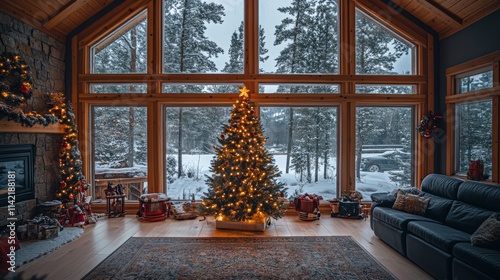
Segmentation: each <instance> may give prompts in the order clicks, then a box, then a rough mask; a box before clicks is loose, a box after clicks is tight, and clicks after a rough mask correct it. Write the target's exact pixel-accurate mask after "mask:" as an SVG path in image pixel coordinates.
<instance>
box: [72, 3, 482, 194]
mask: <svg viewBox="0 0 500 280" xmlns="http://www.w3.org/2000/svg"><path fill="white" fill-rule="evenodd" d="M130 5H132V4H130ZM130 5H129V6H130ZM133 5H135V6H134V9H128V8H127V7H126V6H127V5H125V4H124V5H118V7H120V8H117V9H118V10H119V11H117V13H116V14H114V13H113V14H111V13H110V14H109V19H107V20H108V21H109V22H107V23H106V24H103V22H100V24H94V25H92V26H90V27H89V30H85V32H83V33H82V34H79V36H78V37H77V39H76V40H75V42H74V43H76V44H77V45H75V46H74V48H73V49H75V50H77V56H78V58H77V59H75V60H74V61H77V62H78V65H77V67H75V69H76V71H77V73H75V75H72V77H73V79H74V81H73V82H74V83H73V84H74V85H75V89H77V90H76V92H75V93H74V98H73V100H74V101H75V102H77V104H78V106H75V107H76V109H77V110H79V112H78V114H79V115H82V116H83V117H82V119H84V120H85V121H81V122H82V123H81V124H79V125H81V127H83V128H84V130H85V132H86V133H88V134H89V135H90V142H92V143H91V145H90V147H89V148H88V149H83V152H84V153H86V154H85V155H84V156H83V159H84V171H86V172H89V171H90V173H91V174H93V179H95V182H93V186H95V189H96V190H95V194H94V199H100V198H101V199H102V197H103V195H102V193H101V189H102V188H103V187H105V185H106V184H107V182H108V181H109V180H115V178H116V180H115V181H116V183H118V182H125V179H127V180H128V181H127V182H130V181H131V180H135V181H134V182H133V184H139V183H140V184H142V185H141V186H140V187H138V185H133V186H134V187H130V188H129V190H130V191H134V192H135V190H132V188H136V189H139V192H137V194H140V193H145V192H148V193H166V194H167V196H169V197H171V198H172V199H176V200H177V199H179V200H193V199H194V200H199V199H200V198H201V197H202V196H203V193H204V192H205V191H206V189H207V185H206V182H205V175H210V172H211V171H210V170H209V167H210V160H211V159H212V157H213V156H214V150H213V145H214V144H216V141H217V137H218V136H220V133H221V131H222V126H223V125H224V124H226V123H227V121H228V118H229V115H230V109H231V107H230V106H231V105H232V104H233V103H234V102H235V100H237V97H238V94H239V93H238V90H239V89H240V88H242V87H243V86H245V87H246V88H247V89H248V90H249V93H248V94H249V98H250V99H251V100H252V101H253V102H254V103H255V105H256V110H255V112H254V113H255V114H256V115H257V116H258V117H259V118H260V120H261V121H262V125H263V129H264V136H265V137H266V138H267V142H266V148H267V149H268V150H269V151H270V152H271V154H272V155H273V157H274V158H275V160H276V164H277V166H278V169H279V170H280V171H281V172H282V173H281V175H282V176H281V178H280V180H281V181H283V182H285V184H286V187H287V194H286V195H287V198H292V197H293V196H295V195H297V194H298V193H305V192H310V193H315V194H317V195H321V196H323V198H325V199H332V198H335V197H341V195H342V193H343V192H348V191H352V190H354V189H357V190H359V191H360V192H362V194H363V196H364V199H365V200H369V199H370V197H369V194H370V193H373V192H376V191H389V190H392V189H394V188H398V187H406V186H415V185H418V184H419V180H420V179H421V178H423V176H425V174H427V173H430V172H432V171H433V170H432V166H429V165H428V164H420V161H424V162H430V161H432V157H433V155H430V154H426V153H423V152H420V151H419V148H420V146H419V145H421V144H422V142H419V141H421V140H420V138H418V137H415V136H414V134H415V131H416V130H415V125H416V124H415V119H416V118H417V114H419V113H421V112H428V111H429V110H433V109H434V108H433V106H432V102H431V103H429V101H430V100H433V98H432V97H429V96H427V92H428V91H429V90H428V89H429V88H431V87H432V86H433V85H434V81H433V79H434V75H430V76H429V75H428V73H429V71H430V69H433V68H434V65H432V61H433V60H432V59H429V57H427V56H428V54H429V52H428V46H429V45H430V46H433V45H434V39H433V37H432V36H429V35H428V34H427V32H426V31H425V30H422V29H421V28H419V27H418V26H416V25H414V24H413V23H411V22H410V21H408V19H406V18H405V17H404V16H403V15H401V14H398V13H397V12H394V13H393V14H391V20H390V21H387V20H386V18H384V17H383V16H381V13H384V12H385V10H379V8H377V5H374V6H370V7H368V6H366V3H365V2H364V1H354V2H353V1H350V0H329V1H323V0H318V1H316V0H314V1H311V0H299V1H292V0H280V1H268V0H236V1H215V0H208V1H203V0H190V1H184V0H183V1H179V0H161V1H145V2H144V3H142V2H136V3H134V4H133ZM122 6H123V7H122ZM129 8H130V7H129ZM120 9H122V10H120ZM370 9H374V10H370ZM417 66H418V67H417ZM489 70H491V69H489ZM431 73H434V72H431ZM473 74H474V75H476V74H480V73H473ZM464 77H465V76H464ZM464 77H462V78H464ZM475 80H476V78H474V81H475ZM375 157H378V158H385V159H387V160H388V161H392V162H393V165H392V166H387V165H382V164H379V165H377V164H374V163H373V162H374V160H375ZM417 163H419V164H417ZM137 169H140V171H141V172H142V173H140V174H139V173H137V172H136V171H137ZM136 173H137V174H136ZM119 174H121V175H119ZM130 175H133V176H130ZM132 178H134V179H132ZM120 180H121V181H120ZM141 180H142V181H141ZM136 181H141V182H136ZM137 194H135V193H134V194H133V195H132V196H130V198H128V201H135V200H137Z"/></svg>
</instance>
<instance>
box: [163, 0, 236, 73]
mask: <svg viewBox="0 0 500 280" xmlns="http://www.w3.org/2000/svg"><path fill="white" fill-rule="evenodd" d="M220 2H221V1H201V0H191V1H179V0H164V1H163V10H164V17H163V19H164V21H163V35H164V36H163V40H164V44H163V66H164V67H163V71H164V72H165V73H243V45H244V28H243V7H244V6H245V5H244V4H243V0H233V1H230V2H231V3H229V2H227V3H220Z"/></svg>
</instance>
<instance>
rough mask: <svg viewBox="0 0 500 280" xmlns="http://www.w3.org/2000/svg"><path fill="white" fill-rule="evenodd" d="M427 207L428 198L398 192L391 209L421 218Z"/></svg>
mask: <svg viewBox="0 0 500 280" xmlns="http://www.w3.org/2000/svg"><path fill="white" fill-rule="evenodd" d="M427 205H429V198H423V197H420V196H418V195H413V194H405V193H404V192H403V191H401V190H399V191H398V193H397V197H396V201H395V202H394V204H393V205H392V208H393V209H396V210H401V211H404V212H408V213H411V214H417V215H421V216H423V215H424V214H425V210H426V209H427Z"/></svg>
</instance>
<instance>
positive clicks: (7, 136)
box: [0, 133, 62, 227]
mask: <svg viewBox="0 0 500 280" xmlns="http://www.w3.org/2000/svg"><path fill="white" fill-rule="evenodd" d="M61 139H62V135H59V134H41V133H0V147H2V148H5V147H13V146H14V147H15V146H18V147H19V146H32V147H33V148H34V154H33V156H34V157H33V173H32V174H25V175H32V178H26V181H31V183H32V186H33V193H31V194H27V195H26V196H24V197H21V198H20V199H18V198H17V197H16V203H15V213H16V216H15V217H16V218H17V220H18V221H26V220H28V219H31V218H32V217H33V215H34V214H35V213H34V212H35V208H36V205H37V204H38V203H43V202H45V201H50V200H54V199H55V194H56V191H57V184H59V169H58V164H57V163H58V159H59V147H60V142H61ZM0 166H1V165H0ZM2 176H4V175H2ZM7 209H8V208H7V206H5V205H4V204H1V207H0V221H1V222H0V227H1V226H3V223H6V222H7V217H8V216H7V214H8V212H7Z"/></svg>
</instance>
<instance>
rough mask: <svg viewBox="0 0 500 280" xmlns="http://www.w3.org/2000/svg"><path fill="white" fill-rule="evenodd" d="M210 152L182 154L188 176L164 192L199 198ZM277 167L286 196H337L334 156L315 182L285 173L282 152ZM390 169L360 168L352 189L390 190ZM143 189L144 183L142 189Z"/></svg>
mask: <svg viewBox="0 0 500 280" xmlns="http://www.w3.org/2000/svg"><path fill="white" fill-rule="evenodd" d="M370 155H376V154H370ZM213 156H214V155H213V154H196V155H195V154H193V155H188V154H184V155H183V157H182V161H183V163H184V166H185V170H194V172H193V173H192V174H190V175H189V176H184V177H180V178H175V181H174V182H173V183H168V184H167V195H168V196H169V197H170V198H172V199H173V200H190V199H192V196H193V195H194V197H195V199H196V200H200V199H201V198H202V196H203V193H204V192H206V191H207V189H208V185H207V184H206V183H205V178H206V177H205V175H208V176H210V175H211V173H210V171H209V168H210V161H211V160H212V158H213ZM273 158H274V159H275V163H276V165H277V166H278V169H279V170H280V171H281V172H282V174H281V178H280V180H281V181H282V182H285V183H286V188H287V190H286V197H287V198H288V199H290V198H293V197H294V195H295V194H301V193H312V194H316V195H320V196H322V197H323V199H324V200H325V201H326V200H329V199H332V198H335V197H337V191H336V189H337V176H336V160H335V159H334V158H333V159H332V160H331V163H332V165H333V166H332V167H331V168H330V171H331V173H330V174H329V176H331V178H330V179H322V178H321V176H320V179H319V180H318V182H312V183H307V182H300V181H299V176H298V175H297V174H296V173H295V172H294V170H290V173H289V174H285V173H284V170H285V166H286V155H281V154H280V155H273ZM96 172H97V173H98V174H99V173H108V174H109V173H124V174H127V173H128V174H130V173H134V174H137V175H136V176H146V174H147V167H146V166H144V165H139V166H135V167H134V168H109V166H106V165H98V168H96ZM389 172H390V171H385V172H365V171H361V176H360V177H361V180H360V181H357V182H356V189H357V190H358V191H359V192H360V193H361V194H362V195H363V199H364V200H370V194H371V193H374V192H390V191H392V190H394V189H395V188H398V185H397V184H396V183H395V182H392V181H391V179H390V177H389V175H390V174H389ZM144 192H147V183H146V184H145V190H144Z"/></svg>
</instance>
